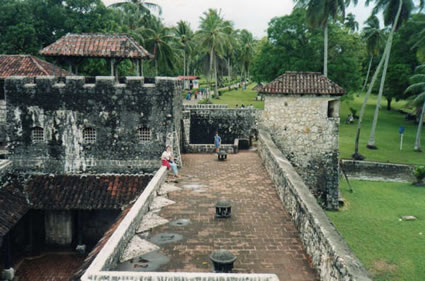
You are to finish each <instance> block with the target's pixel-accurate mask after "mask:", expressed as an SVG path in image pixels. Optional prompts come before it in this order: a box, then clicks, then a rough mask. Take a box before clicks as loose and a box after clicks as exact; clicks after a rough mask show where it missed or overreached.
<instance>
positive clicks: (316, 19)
mask: <svg viewBox="0 0 425 281" xmlns="http://www.w3.org/2000/svg"><path fill="white" fill-rule="evenodd" d="M295 2H296V6H295V8H305V9H306V10H307V14H306V15H307V23H308V24H309V25H310V26H311V27H323V36H324V40H323V42H324V43H323V45H324V46H323V47H324V48H323V74H324V75H325V76H328V23H329V19H333V20H337V19H338V18H339V17H342V18H345V8H346V7H348V6H349V5H350V3H351V0H295ZM353 3H354V4H355V5H357V0H353Z"/></svg>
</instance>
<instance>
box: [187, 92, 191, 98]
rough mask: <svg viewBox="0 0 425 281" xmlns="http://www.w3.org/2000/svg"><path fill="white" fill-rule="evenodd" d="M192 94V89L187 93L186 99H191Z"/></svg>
mask: <svg viewBox="0 0 425 281" xmlns="http://www.w3.org/2000/svg"><path fill="white" fill-rule="evenodd" d="M190 95H191V93H190V91H189V92H187V94H186V100H190Z"/></svg>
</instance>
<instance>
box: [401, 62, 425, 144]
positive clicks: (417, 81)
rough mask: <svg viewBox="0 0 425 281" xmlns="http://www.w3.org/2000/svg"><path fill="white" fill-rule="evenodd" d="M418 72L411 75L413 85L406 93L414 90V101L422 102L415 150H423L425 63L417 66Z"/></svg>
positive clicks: (417, 103) (416, 102) (416, 103)
mask: <svg viewBox="0 0 425 281" xmlns="http://www.w3.org/2000/svg"><path fill="white" fill-rule="evenodd" d="M415 72H416V74H415V75H413V76H412V77H410V80H411V81H412V83H413V84H412V85H410V86H409V87H408V88H407V89H406V91H405V92H406V93H408V92H413V93H415V96H414V98H413V100H412V103H413V104H414V105H416V106H418V105H419V104H420V103H422V111H421V115H420V118H419V124H418V129H417V131H416V141H415V147H414V150H415V151H418V152H419V151H422V149H421V130H422V126H423V122H424V114H425V64H423V65H420V66H418V67H416V70H415Z"/></svg>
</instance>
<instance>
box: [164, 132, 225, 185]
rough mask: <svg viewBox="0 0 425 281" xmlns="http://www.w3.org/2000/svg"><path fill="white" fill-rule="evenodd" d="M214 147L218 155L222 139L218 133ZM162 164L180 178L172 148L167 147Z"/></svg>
mask: <svg viewBox="0 0 425 281" xmlns="http://www.w3.org/2000/svg"><path fill="white" fill-rule="evenodd" d="M214 145H215V152H216V153H218V152H219V150H220V146H221V137H220V136H219V135H218V132H216V133H215V136H214ZM161 163H162V166H166V167H167V169H171V170H173V174H174V177H175V178H180V175H179V171H178V169H177V164H176V162H175V161H174V156H173V153H172V152H171V146H169V145H167V147H166V148H165V151H164V152H163V153H162V155H161Z"/></svg>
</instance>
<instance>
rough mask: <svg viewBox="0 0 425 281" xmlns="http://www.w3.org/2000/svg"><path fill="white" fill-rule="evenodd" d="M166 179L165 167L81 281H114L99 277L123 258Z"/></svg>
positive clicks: (153, 179) (152, 181)
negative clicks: (122, 255) (140, 222)
mask: <svg viewBox="0 0 425 281" xmlns="http://www.w3.org/2000/svg"><path fill="white" fill-rule="evenodd" d="M166 177H167V168H166V167H165V166H163V167H161V168H160V169H159V170H158V171H157V172H156V174H155V176H154V177H153V178H152V180H151V181H150V182H149V184H148V186H147V187H146V189H145V190H144V191H143V193H142V194H141V195H140V196H139V198H138V199H137V201H136V202H135V203H134V205H133V206H132V207H131V209H130V211H129V212H128V214H127V215H126V216H125V217H124V219H123V220H122V222H121V223H120V225H119V226H118V228H117V229H116V230H115V232H114V233H113V234H112V236H111V238H110V239H109V240H108V242H106V244H105V246H104V247H103V248H102V250H101V251H100V252H99V253H98V254H97V256H96V258H95V259H94V260H93V262H92V263H91V264H90V266H89V267H88V268H87V270H86V272H85V273H84V275H83V276H82V277H81V280H87V281H88V280H112V279H110V278H108V279H102V278H101V277H99V278H98V277H97V275H98V274H100V273H99V272H100V271H102V270H108V269H109V268H111V267H113V266H114V265H115V264H116V263H117V261H118V259H119V257H120V256H121V253H122V252H123V251H124V249H125V247H126V246H127V243H128V242H129V240H130V239H131V238H132V237H133V236H134V235H135V233H136V228H137V227H138V223H135V222H139V221H141V218H142V217H143V216H144V215H145V214H146V213H147V211H148V208H149V204H150V203H151V202H152V200H153V199H154V197H155V195H156V192H157V190H158V189H159V187H160V186H161V184H162V183H163V182H164V181H165V178H166ZM114 280H118V279H114ZM121 280H124V279H121ZM125 280H128V279H125ZM134 280H137V279H134Z"/></svg>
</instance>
